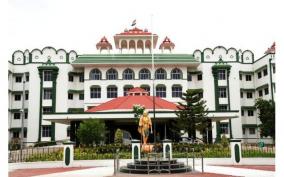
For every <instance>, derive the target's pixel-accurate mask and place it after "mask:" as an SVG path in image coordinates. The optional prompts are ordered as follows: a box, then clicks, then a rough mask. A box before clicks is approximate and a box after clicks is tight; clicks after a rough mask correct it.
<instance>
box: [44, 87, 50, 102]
mask: <svg viewBox="0 0 284 177" xmlns="http://www.w3.org/2000/svg"><path fill="white" fill-rule="evenodd" d="M43 99H44V100H51V99H52V90H51V89H44V90H43Z"/></svg>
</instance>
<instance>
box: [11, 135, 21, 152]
mask: <svg viewBox="0 0 284 177" xmlns="http://www.w3.org/2000/svg"><path fill="white" fill-rule="evenodd" d="M8 146H9V147H8V148H9V150H11V151H13V150H18V149H20V148H21V144H20V139H19V138H13V139H12V140H11V141H10V142H9V145H8Z"/></svg>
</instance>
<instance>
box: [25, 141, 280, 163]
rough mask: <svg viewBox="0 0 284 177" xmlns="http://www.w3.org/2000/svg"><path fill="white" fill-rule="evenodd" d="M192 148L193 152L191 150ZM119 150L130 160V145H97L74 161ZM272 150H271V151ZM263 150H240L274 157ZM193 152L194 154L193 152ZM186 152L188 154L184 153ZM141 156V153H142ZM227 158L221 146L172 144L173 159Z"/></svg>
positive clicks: (55, 155) (44, 157)
mask: <svg viewBox="0 0 284 177" xmlns="http://www.w3.org/2000/svg"><path fill="white" fill-rule="evenodd" d="M157 148H158V152H161V151H162V144H157ZM193 148H194V150H193ZM117 149H119V158H120V159H131V145H123V144H107V145H97V146H95V147H93V148H84V147H79V148H75V150H74V159H75V160H96V159H113V158H114V154H115V152H116V150H117ZM271 149H272V150H271ZM271 149H268V150H265V149H248V148H243V149H242V156H243V157H275V151H274V149H273V148H271ZM193 151H194V152H193ZM186 152H188V153H186ZM142 155H143V153H142ZM187 156H188V157H189V158H192V157H193V156H194V157H196V158H200V157H202V156H203V157H204V158H229V157H230V156H231V152H230V148H229V147H223V146H222V145H221V144H209V145H208V144H186V143H173V158H186V157H187ZM62 159H63V151H62V150H61V151H57V152H51V153H49V154H47V153H46V154H38V155H32V156H30V157H29V158H28V159H27V160H26V161H28V162H32V161H60V160H62Z"/></svg>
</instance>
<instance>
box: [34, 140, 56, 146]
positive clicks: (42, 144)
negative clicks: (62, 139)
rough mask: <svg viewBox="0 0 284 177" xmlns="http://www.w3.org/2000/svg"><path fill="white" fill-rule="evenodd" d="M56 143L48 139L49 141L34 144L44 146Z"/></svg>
mask: <svg viewBox="0 0 284 177" xmlns="http://www.w3.org/2000/svg"><path fill="white" fill-rule="evenodd" d="M54 145H56V142H55V141H47V142H38V143H35V144H34V147H43V146H54Z"/></svg>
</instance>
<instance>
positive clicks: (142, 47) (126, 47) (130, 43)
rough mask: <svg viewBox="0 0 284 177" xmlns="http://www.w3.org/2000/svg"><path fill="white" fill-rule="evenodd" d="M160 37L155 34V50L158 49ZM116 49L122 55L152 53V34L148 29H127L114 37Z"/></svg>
mask: <svg viewBox="0 0 284 177" xmlns="http://www.w3.org/2000/svg"><path fill="white" fill-rule="evenodd" d="M157 40H158V35H156V34H153V43H154V44H153V48H155V47H156V44H157ZM114 42H115V47H116V48H117V49H119V50H120V52H121V53H135V54H136V53H151V49H152V46H151V45H152V33H151V32H148V30H147V29H144V30H142V29H139V28H137V27H134V28H133V29H130V30H128V29H125V30H124V32H122V33H119V34H116V35H115V36H114Z"/></svg>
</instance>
